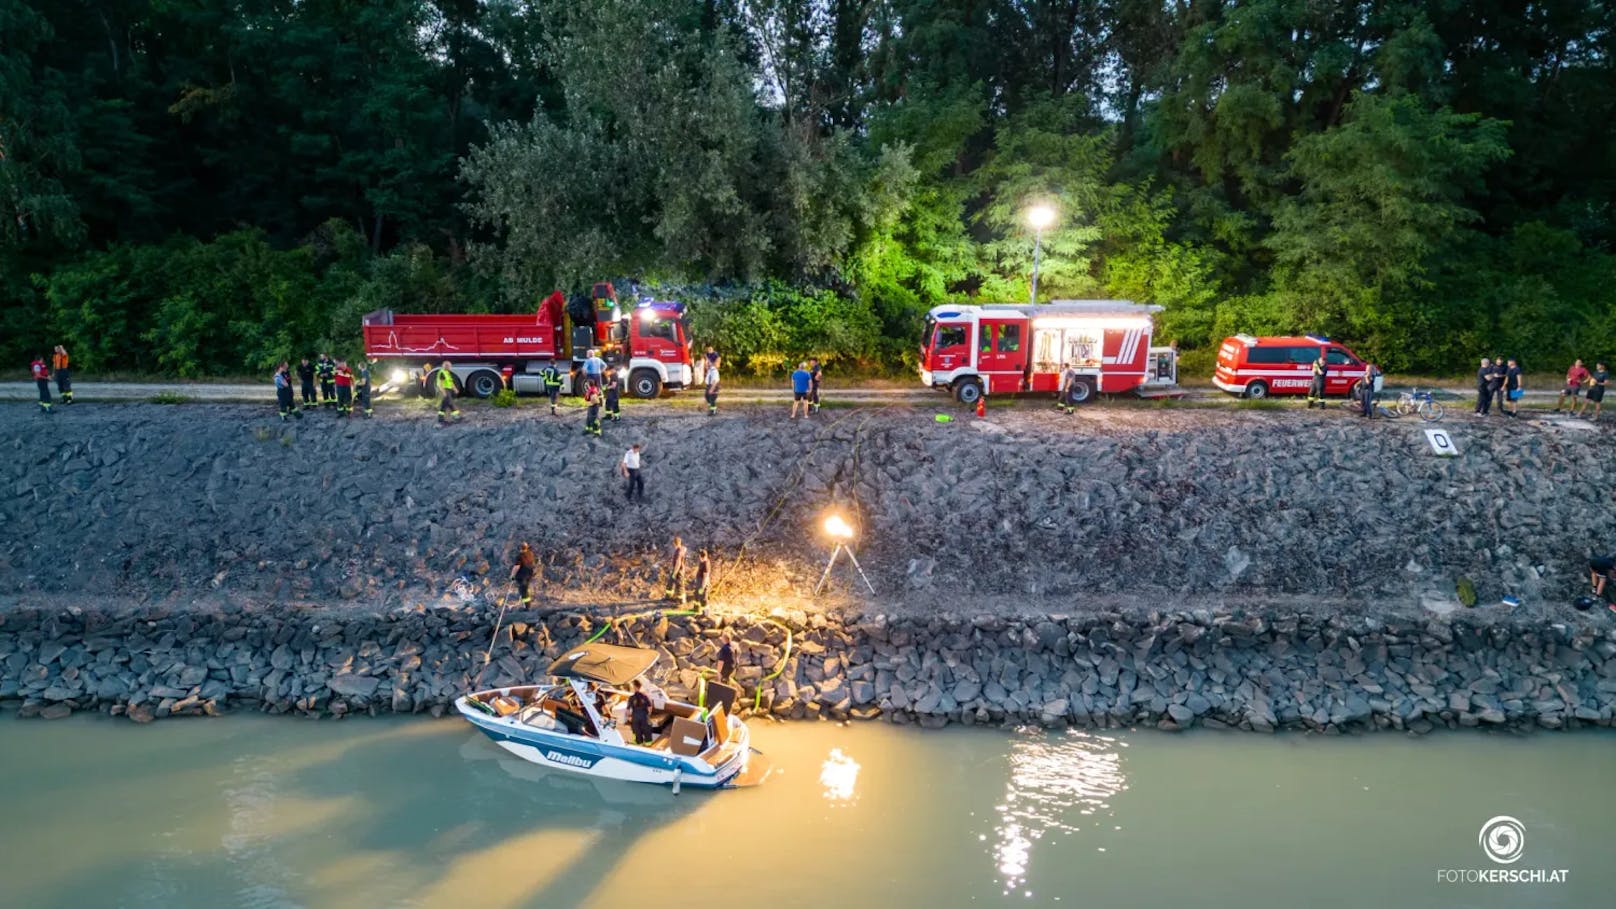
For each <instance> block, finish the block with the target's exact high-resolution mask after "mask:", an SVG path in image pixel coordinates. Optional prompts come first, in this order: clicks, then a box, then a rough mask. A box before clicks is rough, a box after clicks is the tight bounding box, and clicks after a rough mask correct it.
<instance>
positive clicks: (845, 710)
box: [0, 607, 1616, 732]
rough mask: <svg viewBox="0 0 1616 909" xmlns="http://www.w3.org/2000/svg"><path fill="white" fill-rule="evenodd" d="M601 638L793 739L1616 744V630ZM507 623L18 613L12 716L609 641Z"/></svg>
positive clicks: (404, 679)
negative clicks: (925, 734) (1034, 732)
mask: <svg viewBox="0 0 1616 909" xmlns="http://www.w3.org/2000/svg"><path fill="white" fill-rule="evenodd" d="M604 621H608V622H611V627H610V628H609V629H607V630H606V631H605V633H604V636H603V638H602V639H603V640H605V641H608V642H620V643H627V644H639V645H641V646H654V647H657V648H660V649H661V650H662V652H663V658H662V660H661V662H660V667H659V669H658V670H655V671H656V672H658V673H659V674H660V675H661V676H662V677H663V678H664V679H665V680H666V683H667V685H668V687H669V688H670V690H671V691H673V692H674V693H676V694H679V693H683V692H687V691H688V690H689V689H691V688H693V687H694V686H695V685H696V684H697V680H698V677H699V675H700V673H701V672H702V671H703V670H704V669H708V668H710V667H711V666H712V665H713V659H714V657H715V654H716V649H717V638H718V636H719V635H720V634H721V633H723V632H725V631H728V632H729V633H730V634H732V635H733V636H734V637H735V639H736V641H737V644H738V649H739V653H738V656H739V661H740V669H739V670H738V672H737V678H738V679H739V680H740V681H741V682H742V683H743V687H744V689H745V692H746V698H745V701H746V703H747V705H748V706H750V704H751V703H754V701H753V700H752V698H753V696H754V693H757V696H756V700H755V703H757V704H758V705H759V707H760V709H761V711H762V712H763V713H769V714H773V715H775V716H780V717H786V718H816V717H829V718H858V719H872V718H876V717H885V718H887V719H889V720H892V721H894V722H918V723H921V724H922V725H942V724H945V723H948V722H961V723H1003V722H1036V723H1042V724H1045V725H1049V726H1064V725H1068V724H1071V725H1076V726H1098V727H1105V726H1133V725H1146V726H1156V727H1160V728H1164V729H1180V728H1184V727H1188V726H1193V725H1203V726H1208V727H1220V728H1221V727H1238V728H1240V729H1246V730H1255V731H1262V732H1267V731H1272V730H1274V729H1279V728H1298V729H1308V730H1315V731H1324V732H1350V731H1356V730H1369V729H1383V728H1391V729H1406V730H1410V731H1413V732H1424V731H1427V730H1430V729H1432V728H1434V727H1437V726H1449V727H1456V726H1478V725H1489V726H1513V727H1544V728H1550V729H1559V728H1575V727H1578V726H1584V725H1587V726H1610V725H1612V720H1613V710H1616V628H1612V627H1610V626H1609V623H1601V622H1597V621H1585V622H1573V623H1569V624H1567V623H1559V622H1548V621H1531V620H1527V621H1517V620H1515V619H1513V618H1511V617H1510V616H1509V615H1508V614H1505V613H1486V614H1474V613H1467V614H1462V615H1460V616H1457V617H1448V616H1443V617H1423V616H1415V617H1403V618H1398V617H1378V618H1377V617H1343V616H1333V617H1323V616H1318V615H1309V614H1300V613H1294V612H1276V613H1274V614H1270V615H1252V614H1244V613H1231V614H1223V615H1214V614H1212V613H1209V612H1202V611H1193V612H1155V613H1148V614H1146V613H1096V614H1092V615H1086V616H1073V617H1062V616H1045V617H1042V618H1005V617H1002V616H996V615H977V616H974V617H961V616H936V617H932V618H929V619H928V618H888V617H886V616H882V615H876V616H865V617H862V618H854V619H849V620H845V621H844V620H841V619H837V618H834V617H827V616H824V615H818V614H815V615H804V614H801V613H798V614H795V615H782V616H779V617H775V618H770V619H764V618H761V617H753V616H730V617H724V616H711V617H684V616H679V617H669V616H663V615H660V614H657V613H649V614H642V615H639V616H636V617H624V618H619V619H616V620H604ZM493 624H494V611H493V610H492V608H489V607H472V608H465V609H460V610H454V609H431V610H419V611H399V612H394V613H390V614H373V615H357V614H354V613H352V612H351V611H350V612H317V611H289V612H284V613H271V612H264V611H254V612H237V613H219V612H202V613H197V612H192V611H186V610H182V611H178V612H175V611H166V610H142V611H138V612H134V613H129V612H122V613H116V614H108V613H102V612H96V611H84V610H70V611H60V610H33V609H18V610H12V611H9V612H5V613H0V708H16V709H18V710H19V711H20V712H22V713H23V714H25V715H34V714H39V715H44V716H46V717H59V716H65V715H67V714H69V713H71V712H73V711H88V710H99V711H103V712H106V713H110V714H114V715H126V716H129V717H131V718H133V719H136V720H139V721H147V720H151V719H155V718H161V717H167V716H175V715H186V714H217V713H222V712H230V711H265V712H269V713H299V714H315V715H336V716H341V715H344V714H353V713H371V714H375V713H386V712H392V713H423V712H425V713H431V714H433V715H440V714H442V713H444V712H445V710H446V709H448V708H449V705H450V703H451V702H452V700H453V699H454V698H455V697H457V696H458V695H460V694H462V693H464V692H465V691H467V690H468V689H469V687H470V686H471V685H472V683H473V681H474V680H477V681H481V682H482V683H483V685H484V686H485V687H493V686H496V685H500V684H506V683H516V682H522V681H530V680H532V679H534V678H536V677H541V676H542V673H543V670H544V668H545V667H546V666H547V665H548V663H549V661H550V660H552V659H554V658H555V657H557V656H559V655H560V654H561V653H563V652H565V651H566V650H567V649H568V648H569V647H572V646H575V645H576V644H578V643H579V642H581V641H584V640H587V639H588V638H590V637H592V636H594V635H595V634H596V633H597V632H599V631H600V630H601V628H600V625H599V624H597V623H596V622H594V621H591V620H590V619H589V618H586V617H582V616H577V615H567V616H562V615H558V614H554V613H550V614H539V613H516V614H513V615H511V616H509V617H508V620H507V623H506V624H505V626H504V627H503V629H502V631H501V634H500V636H499V640H498V642H497V643H496V644H495V647H494V650H493V659H492V662H491V663H489V664H487V665H486V669H485V668H484V667H485V664H484V663H483V654H484V650H485V648H486V647H487V646H488V644H489V642H490V634H491V629H492V627H493ZM777 671H778V674H777V675H776V672H777ZM771 675H773V676H774V677H773V678H769V677H768V676H771ZM479 676H480V679H479Z"/></svg>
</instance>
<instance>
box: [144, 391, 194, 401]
mask: <svg viewBox="0 0 1616 909" xmlns="http://www.w3.org/2000/svg"><path fill="white" fill-rule="evenodd" d="M191 401H192V399H191V398H190V397H188V396H186V395H182V394H180V393H179V392H177V391H160V392H158V393H157V394H154V395H152V396H151V397H149V398H147V399H146V403H148V404H189V403H191Z"/></svg>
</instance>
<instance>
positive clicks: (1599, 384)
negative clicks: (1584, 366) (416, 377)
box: [1577, 360, 1610, 420]
mask: <svg viewBox="0 0 1616 909" xmlns="http://www.w3.org/2000/svg"><path fill="white" fill-rule="evenodd" d="M1608 381H1610V369H1609V367H1607V366H1606V365H1605V361H1603V360H1601V361H1599V362H1598V363H1595V364H1594V371H1593V374H1592V375H1590V376H1589V377H1588V397H1586V398H1584V399H1583V401H1582V404H1581V405H1579V406H1578V407H1577V416H1579V417H1580V416H1582V415H1583V414H1584V413H1585V412H1586V411H1587V410H1588V405H1589V404H1592V405H1593V406H1594V413H1593V416H1591V417H1589V418H1588V419H1590V420H1597V419H1599V411H1600V409H1601V408H1603V407H1604V406H1605V383H1606V382H1608Z"/></svg>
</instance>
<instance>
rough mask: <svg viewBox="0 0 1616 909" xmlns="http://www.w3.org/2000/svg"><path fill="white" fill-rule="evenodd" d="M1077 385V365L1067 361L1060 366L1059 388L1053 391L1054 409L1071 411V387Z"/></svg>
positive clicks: (1068, 412) (1065, 411)
mask: <svg viewBox="0 0 1616 909" xmlns="http://www.w3.org/2000/svg"><path fill="white" fill-rule="evenodd" d="M1076 385H1077V366H1076V364H1073V363H1067V364H1066V365H1065V366H1062V367H1061V371H1060V389H1059V390H1057V391H1056V392H1055V409H1056V410H1058V411H1060V412H1062V413H1065V414H1068V415H1069V414H1071V413H1072V410H1073V408H1072V389H1073V388H1074V387H1076Z"/></svg>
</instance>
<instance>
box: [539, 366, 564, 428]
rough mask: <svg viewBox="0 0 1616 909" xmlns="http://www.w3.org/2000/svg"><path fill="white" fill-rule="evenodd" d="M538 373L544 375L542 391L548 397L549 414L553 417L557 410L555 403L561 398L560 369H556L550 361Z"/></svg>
mask: <svg viewBox="0 0 1616 909" xmlns="http://www.w3.org/2000/svg"><path fill="white" fill-rule="evenodd" d="M539 375H541V376H543V377H544V393H545V394H546V395H548V396H549V398H550V416H552V417H553V416H555V415H556V414H557V413H558V412H559V411H557V410H556V404H557V403H559V402H560V399H561V370H559V369H556V365H555V364H554V363H551V364H550V365H549V366H546V367H544V371H543V372H541V373H539Z"/></svg>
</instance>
